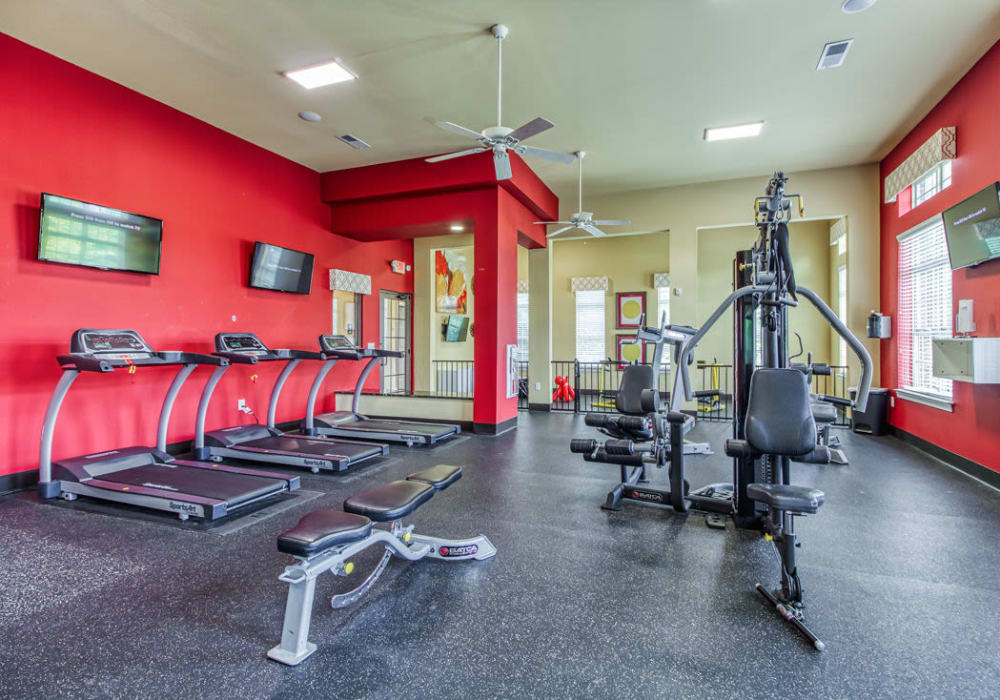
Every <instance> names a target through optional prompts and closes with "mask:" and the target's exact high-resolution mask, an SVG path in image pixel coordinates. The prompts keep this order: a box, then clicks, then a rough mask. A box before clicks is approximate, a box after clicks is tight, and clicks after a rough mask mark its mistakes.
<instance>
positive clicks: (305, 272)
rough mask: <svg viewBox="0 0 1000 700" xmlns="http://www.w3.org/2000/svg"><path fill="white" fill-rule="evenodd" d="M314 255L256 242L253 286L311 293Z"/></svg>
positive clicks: (251, 276)
mask: <svg viewBox="0 0 1000 700" xmlns="http://www.w3.org/2000/svg"><path fill="white" fill-rule="evenodd" d="M312 271H313V256H312V254H311V253H303V252H301V251H298V250H292V249H291V248H281V247H280V246H276V245H270V244H269V243H261V242H260V241H257V242H256V243H255V244H254V248H253V260H252V261H251V263H250V286H251V287H256V288H258V289H273V290H275V291H278V292H291V293H293V294H308V293H309V290H310V288H311V287H312Z"/></svg>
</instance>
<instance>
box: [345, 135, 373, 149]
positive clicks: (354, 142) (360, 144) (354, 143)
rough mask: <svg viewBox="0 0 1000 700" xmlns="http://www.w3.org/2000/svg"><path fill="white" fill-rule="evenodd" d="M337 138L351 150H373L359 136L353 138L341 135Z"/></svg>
mask: <svg viewBox="0 0 1000 700" xmlns="http://www.w3.org/2000/svg"><path fill="white" fill-rule="evenodd" d="M337 138H338V139H340V140H341V141H343V142H344V143H346V144H347V145H348V146H350V147H351V148H357V149H358V150H359V151H360V150H361V149H363V148H371V145H370V144H367V143H365V142H364V141H362V140H361V139H359V138H358V137H357V136H351V135H350V134H341V135H340V136H338V137H337Z"/></svg>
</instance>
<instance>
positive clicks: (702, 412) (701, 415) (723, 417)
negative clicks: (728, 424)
mask: <svg viewBox="0 0 1000 700" xmlns="http://www.w3.org/2000/svg"><path fill="white" fill-rule="evenodd" d="M695 368H696V370H697V371H698V379H697V380H695V381H696V382H697V384H696V386H695V387H694V391H702V392H706V391H714V392H718V393H716V394H714V395H709V396H699V397H698V398H697V410H698V420H711V421H730V420H732V419H733V389H732V387H733V366H732V365H731V364H725V363H723V362H717V361H715V360H714V359H713V360H712V361H708V360H698V361H697V362H695Z"/></svg>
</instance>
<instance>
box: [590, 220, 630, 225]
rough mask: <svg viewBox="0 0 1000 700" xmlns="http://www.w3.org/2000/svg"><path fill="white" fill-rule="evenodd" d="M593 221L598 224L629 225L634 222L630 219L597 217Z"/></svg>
mask: <svg viewBox="0 0 1000 700" xmlns="http://www.w3.org/2000/svg"><path fill="white" fill-rule="evenodd" d="M593 223H594V224H595V225H597V226H628V225H629V224H631V223H632V222H631V221H629V220H628V219H596V220H595V221H594V222H593Z"/></svg>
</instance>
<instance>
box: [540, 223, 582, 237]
mask: <svg viewBox="0 0 1000 700" xmlns="http://www.w3.org/2000/svg"><path fill="white" fill-rule="evenodd" d="M571 228H576V226H566V227H565V228H561V229H558V230H556V231H553V232H552V233H550V234H549V235H547V236H546V238H552V237H553V236H558V235H559V234H560V233H562V232H564V231H569V230H570V229H571Z"/></svg>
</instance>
